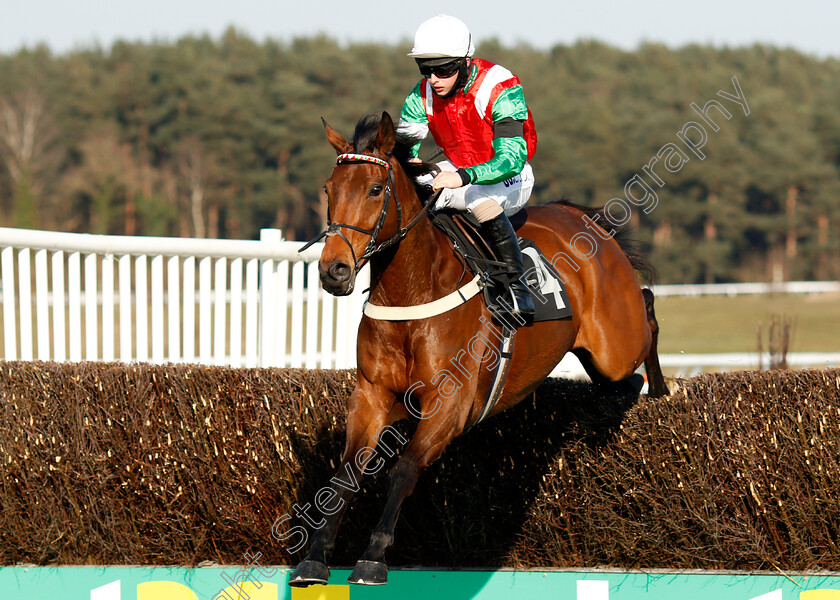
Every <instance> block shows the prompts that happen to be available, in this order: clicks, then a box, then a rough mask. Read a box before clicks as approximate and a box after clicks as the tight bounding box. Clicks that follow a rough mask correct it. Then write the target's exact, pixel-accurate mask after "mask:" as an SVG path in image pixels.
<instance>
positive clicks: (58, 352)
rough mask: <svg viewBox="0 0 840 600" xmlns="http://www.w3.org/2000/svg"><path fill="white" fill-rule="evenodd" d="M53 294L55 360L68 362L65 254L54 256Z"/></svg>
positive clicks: (55, 254) (60, 253)
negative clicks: (65, 312) (65, 311)
mask: <svg viewBox="0 0 840 600" xmlns="http://www.w3.org/2000/svg"><path fill="white" fill-rule="evenodd" d="M52 292H53V359H54V360H57V361H59V362H63V361H65V360H67V348H66V346H67V333H66V331H65V328H66V327H67V324H66V323H67V321H66V316H65V314H64V310H65V309H64V305H65V302H64V252H62V251H61V250H59V251H57V252H53V255H52Z"/></svg>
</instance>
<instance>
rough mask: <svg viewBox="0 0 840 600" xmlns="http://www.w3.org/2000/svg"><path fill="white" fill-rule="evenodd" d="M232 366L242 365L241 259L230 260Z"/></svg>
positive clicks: (230, 361)
mask: <svg viewBox="0 0 840 600" xmlns="http://www.w3.org/2000/svg"><path fill="white" fill-rule="evenodd" d="M229 364H230V366H232V367H241V366H242V259H241V258H235V259H233V260H232V261H231V262H230V360H229Z"/></svg>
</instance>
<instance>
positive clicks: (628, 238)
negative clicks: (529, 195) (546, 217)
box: [548, 198, 657, 285]
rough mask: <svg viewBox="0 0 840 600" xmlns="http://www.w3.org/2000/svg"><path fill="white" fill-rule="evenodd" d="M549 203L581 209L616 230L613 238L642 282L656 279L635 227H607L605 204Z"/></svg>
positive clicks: (601, 223) (559, 201) (563, 200)
mask: <svg viewBox="0 0 840 600" xmlns="http://www.w3.org/2000/svg"><path fill="white" fill-rule="evenodd" d="M548 204H560V205H562V206H568V207H570V208H574V209H576V210H579V211H580V212H582V213H583V214H585V215H586V216H587V217H589V218H590V219H593V220H594V221H596V222H597V223H598V225H599V226H600V227H601V229H603V230H604V231H605V232H607V233H609V232H610V231H615V234H613V239H614V240H615V241H616V242H617V243H618V247H619V248H621V251H622V252H624V255H625V256H626V257H627V259H628V260H629V261H630V264H631V265H632V266H633V270H634V271H636V273H637V274H638V276H639V278H640V279H641V280H642V282H643V283H645V284H647V285H651V284H653V283H654V282H655V281H656V279H657V274H656V269H655V268H654V267H653V265H652V264H651V263H650V261H649V260H648V259H647V256H646V255H645V252H644V249H643V248H642V244H641V243H640V242H639V241H638V240H637V239H634V238H633V229H632V228H631V227H628V226H627V225H622V226H618V227H609V228H608V227H606V224H607V222H608V220H607V217H606V215H605V214H604V207H603V206H601V207H592V206H583V205H581V204H575V203H574V202H571V201H569V200H568V199H566V198H562V199H560V200H552V201H551V202H548Z"/></svg>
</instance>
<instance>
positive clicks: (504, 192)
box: [435, 161, 534, 216]
mask: <svg viewBox="0 0 840 600" xmlns="http://www.w3.org/2000/svg"><path fill="white" fill-rule="evenodd" d="M438 167H440V170H441V171H456V170H457V169H456V168H455V165H453V164H452V163H451V162H449V161H442V162H439V163H438ZM533 189H534V172H533V170H532V169H531V165H530V163H525V167H524V168H523V169H522V172H521V173H519V174H518V175H515V176H513V177H511V178H510V179H506V180H505V181H501V182H499V183H493V184H490V185H479V184H475V183H470V184H467V185H465V186H461V187H459V188H455V189H444V190H443V191H442V192H441V194H440V197H439V198H438V201H437V202H436V203H435V210H440V209H441V208H454V209H456V210H468V211H470V212H472V210H473V208H475V207H476V206H478V205H479V204H481V203H482V202H484V201H485V200H488V199H490V200H495V201H496V202H498V203H499V205H501V207H502V209H503V210H504V211H505V214H506V215H508V216H510V215H512V214H514V213H516V212H518V211H519V210H520V209H521V208H522V207H524V206H525V205H526V204H527V203H528V198H530V197H531V191H532V190H533Z"/></svg>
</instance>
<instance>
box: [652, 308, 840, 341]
mask: <svg viewBox="0 0 840 600" xmlns="http://www.w3.org/2000/svg"><path fill="white" fill-rule="evenodd" d="M774 315H776V316H779V317H782V318H783V319H784V318H789V319H791V321H792V322H793V341H792V344H791V347H790V352H840V294H813V295H801V294H768V295H760V296H759V295H755V296H753V295H742V296H733V297H729V296H697V297H662V298H657V299H656V317H657V320H658V321H659V326H660V333H659V352H660V353H662V354H665V353H669V354H673V353H679V352H685V353H687V354H689V353H714V352H755V351H756V349H757V348H758V334H757V331H758V328H759V327H760V328H761V330H762V332H763V338H764V349H765V350H766V349H767V336H768V330H769V325H770V322H771V318H772V317H773V316H774Z"/></svg>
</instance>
